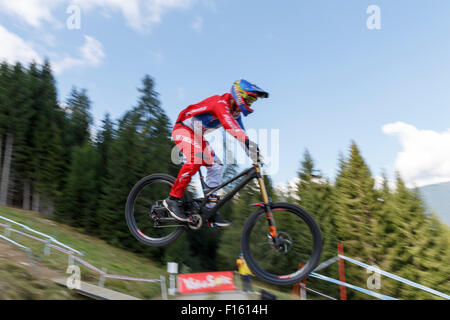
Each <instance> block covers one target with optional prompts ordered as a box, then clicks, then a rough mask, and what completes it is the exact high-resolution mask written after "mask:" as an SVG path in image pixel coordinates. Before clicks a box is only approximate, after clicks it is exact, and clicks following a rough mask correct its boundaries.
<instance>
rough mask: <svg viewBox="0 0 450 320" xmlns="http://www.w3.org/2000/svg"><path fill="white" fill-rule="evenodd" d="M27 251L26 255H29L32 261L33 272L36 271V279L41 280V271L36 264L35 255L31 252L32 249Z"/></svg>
mask: <svg viewBox="0 0 450 320" xmlns="http://www.w3.org/2000/svg"><path fill="white" fill-rule="evenodd" d="M25 251H26V253H27V256H28V259H30V262H31V267H32V268H33V270H34V273H35V275H36V277H38V278H39V269H38V267H37V265H36V263H35V262H34V259H33V254H32V252H31V249H30V248H26V249H25Z"/></svg>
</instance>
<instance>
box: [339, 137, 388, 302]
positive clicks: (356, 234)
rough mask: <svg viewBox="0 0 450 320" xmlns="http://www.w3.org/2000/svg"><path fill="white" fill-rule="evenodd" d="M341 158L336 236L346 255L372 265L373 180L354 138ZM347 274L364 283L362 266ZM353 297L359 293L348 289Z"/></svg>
mask: <svg viewBox="0 0 450 320" xmlns="http://www.w3.org/2000/svg"><path fill="white" fill-rule="evenodd" d="M340 162H341V167H340V170H339V173H338V176H337V178H336V184H335V193H334V195H335V202H336V205H337V213H336V227H337V235H338V239H339V240H340V241H342V242H343V244H344V248H345V254H346V255H348V256H350V257H352V258H355V259H357V260H360V261H364V262H365V263H367V264H370V265H372V264H374V263H375V262H376V261H375V259H374V252H375V251H376V250H375V245H374V243H376V240H377V239H376V220H377V219H378V215H379V210H380V203H379V201H378V193H377V192H376V190H375V189H374V185H375V182H374V179H373V177H372V176H371V173H370V170H369V168H368V167H367V165H366V163H365V161H364V159H363V158H362V156H361V154H360V152H359V149H358V147H357V146H356V144H355V143H354V142H353V143H352V144H351V146H350V155H349V158H348V159H341V161H340ZM346 277H348V278H350V279H352V283H354V284H356V285H364V284H365V283H366V278H367V276H366V274H365V273H364V270H361V269H358V267H356V266H351V267H347V269H346ZM354 297H361V295H360V294H359V293H355V292H350V293H349V298H354Z"/></svg>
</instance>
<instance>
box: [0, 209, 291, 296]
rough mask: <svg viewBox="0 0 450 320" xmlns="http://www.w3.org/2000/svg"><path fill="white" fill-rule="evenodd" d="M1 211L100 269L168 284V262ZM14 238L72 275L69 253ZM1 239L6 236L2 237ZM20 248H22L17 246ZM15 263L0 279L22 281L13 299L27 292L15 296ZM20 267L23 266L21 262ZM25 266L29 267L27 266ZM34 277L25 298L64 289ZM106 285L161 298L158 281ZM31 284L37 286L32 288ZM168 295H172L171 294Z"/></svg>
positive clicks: (86, 274)
mask: <svg viewBox="0 0 450 320" xmlns="http://www.w3.org/2000/svg"><path fill="white" fill-rule="evenodd" d="M0 215H1V216H4V217H6V218H9V219H12V220H14V221H16V222H19V223H22V224H24V225H26V226H28V227H30V228H32V229H35V230H37V231H39V232H42V233H45V234H47V235H50V236H53V237H54V238H56V239H57V240H58V241H60V242H62V243H64V244H66V245H68V246H70V247H72V248H73V249H76V250H78V251H81V252H83V253H84V256H83V259H84V260H85V261H87V262H88V263H90V264H91V265H93V266H95V267H97V268H99V269H103V268H106V269H107V273H108V274H114V275H122V276H130V277H138V278H151V279H159V278H160V275H163V276H165V277H166V280H167V284H168V274H167V272H166V269H165V266H161V265H160V264H159V263H157V262H152V261H150V260H149V259H147V258H144V257H141V256H139V255H137V254H135V253H131V252H128V251H126V250H123V249H118V248H115V247H113V246H111V245H109V244H107V243H106V242H105V241H103V240H101V239H98V238H95V237H92V236H88V235H86V234H83V233H82V230H79V229H76V228H73V227H70V226H67V225H64V224H60V223H57V222H55V221H53V220H49V219H46V218H45V217H44V216H43V215H41V214H39V213H36V212H30V211H23V210H19V209H13V208H7V207H0ZM0 223H2V224H6V222H5V221H4V220H2V219H0ZM12 228H14V229H17V230H19V231H24V230H23V229H22V228H21V227H19V226H14V225H12ZM0 232H1V233H3V232H4V229H3V228H0ZM25 232H26V233H28V234H32V233H31V232H29V231H25ZM33 235H34V234H33ZM11 238H12V239H13V240H15V241H17V242H18V243H20V244H22V245H25V246H27V247H30V248H31V249H32V253H33V256H34V258H35V259H36V260H37V261H39V262H40V263H43V264H45V266H47V267H48V268H50V269H52V270H57V271H58V272H59V273H60V275H61V277H67V276H69V275H68V274H66V273H65V272H66V269H67V266H68V257H67V255H66V254H63V253H60V252H58V251H56V250H54V249H52V250H51V254H50V256H49V257H44V255H43V249H44V244H43V243H40V242H37V241H34V240H31V239H28V238H27V237H24V236H22V235H19V234H17V233H12V235H11ZM0 241H3V240H1V239H0ZM17 250H20V249H19V248H18V249H17ZM16 267H18V266H16ZM16 267H13V266H12V265H9V266H7V268H6V270H5V267H4V265H3V268H1V269H0V271H1V272H3V273H0V279H8V280H10V282H11V283H13V282H17V281H18V282H19V284H15V285H11V286H10V289H9V290H8V291H9V292H11V294H10V298H12V299H14V298H15V297H19V296H24V295H20V294H19V295H17V296H16V295H15V294H14V291H15V290H17V291H18V292H24V290H25V289H26V288H27V286H26V284H23V283H21V282H20V279H19V280H17V278H14V279H13V277H12V276H9V275H8V271H7V270H8V268H11V269H12V270H13V269H14V268H16ZM20 268H22V266H20ZM80 268H81V280H82V281H85V282H89V283H93V284H97V283H98V281H99V274H98V273H96V272H94V271H92V270H90V269H88V268H86V267H85V266H83V265H80ZM22 269H24V270H26V268H22ZM28 269H30V268H28ZM14 270H15V269H14ZM28 273H30V270H28ZM14 274H15V273H14ZM30 276H32V274H30ZM33 279H34V278H33ZM33 281H35V282H32V285H30V290H31V292H33V293H30V295H25V296H24V297H26V299H28V298H30V299H45V296H46V295H48V297H49V298H50V297H52V298H55V297H56V295H57V294H56V293H55V292H60V291H61V288H57V286H56V285H53V284H49V283H46V284H45V285H44V287H45V288H44V289H43V290H42V293H39V292H38V291H39V287H42V286H43V285H42V283H41V282H42V280H39V279H34V280H33ZM34 284H35V285H36V288H34ZM236 284H237V286H238V287H240V280H239V278H238V277H236ZM253 285H254V290H255V291H257V292H259V291H260V289H264V290H266V291H268V292H270V293H273V294H275V295H276V296H277V299H280V300H289V299H291V295H290V292H282V291H279V290H278V289H277V288H276V287H271V286H269V285H266V284H264V283H261V282H259V281H254V282H253ZM105 287H106V288H108V289H111V290H116V291H119V292H122V293H125V294H129V295H132V296H135V297H138V298H141V299H161V287H160V284H159V283H146V282H135V281H122V280H116V279H106V280H105ZM32 288H34V289H33V290H32ZM0 289H1V287H0ZM0 291H1V290H0ZM60 294H61V293H60ZM60 298H61V299H70V298H74V296H73V295H71V293H64V294H61V297H60ZM169 298H171V297H170V296H169ZM0 299H1V296H0ZM19 299H20V298H19ZM56 299H57V298H56Z"/></svg>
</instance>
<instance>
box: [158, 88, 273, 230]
mask: <svg viewBox="0 0 450 320" xmlns="http://www.w3.org/2000/svg"><path fill="white" fill-rule="evenodd" d="M268 97H269V93H268V92H266V91H264V90H262V89H261V88H259V87H258V86H256V85H254V84H252V83H250V82H248V81H246V80H239V81H236V82H234V84H233V86H232V88H231V92H230V93H225V94H223V95H215V96H212V97H210V98H207V99H205V100H203V101H202V102H199V103H197V104H193V105H190V106H188V107H187V108H186V109H184V110H183V111H181V112H180V114H179V116H178V119H177V122H176V124H175V126H174V128H173V131H172V139H173V141H174V142H175V144H176V145H177V147H178V148H179V149H180V150H181V152H182V153H183V154H184V156H185V157H186V163H185V164H184V165H183V167H182V168H181V169H180V172H179V173H178V177H177V179H176V181H175V183H174V185H173V186H172V189H171V191H170V194H169V197H168V198H167V199H165V200H164V201H163V205H164V207H165V208H166V209H167V210H168V211H169V213H170V215H171V216H172V217H173V218H175V219H176V220H178V221H183V222H187V221H189V220H188V219H189V218H188V217H187V216H186V215H185V214H184V212H183V208H182V201H181V197H182V195H183V193H184V191H185V189H186V187H187V186H188V185H189V183H190V181H191V179H192V177H193V176H194V175H195V174H196V173H197V172H198V170H199V169H200V167H201V166H206V167H207V177H206V184H207V185H208V187H210V188H214V187H217V186H219V185H220V184H221V181H222V173H223V165H222V164H221V162H220V160H219V159H218V158H217V156H216V155H215V154H214V151H213V150H212V149H211V147H210V145H209V143H208V142H207V141H206V140H205V139H204V134H205V133H206V132H207V131H208V132H209V131H211V130H215V129H218V128H220V127H223V128H224V129H225V130H226V131H227V132H228V133H229V134H231V135H232V136H233V137H234V138H236V139H237V140H239V141H240V142H241V143H242V145H243V147H244V148H245V150H246V152H247V155H249V156H250V157H252V159H253V160H254V159H255V157H256V154H255V153H256V152H257V151H256V149H257V146H256V144H255V143H254V142H252V141H250V140H249V138H248V137H247V135H246V133H245V128H244V125H243V123H242V116H241V114H243V115H244V116H245V117H246V116H248V115H249V114H251V113H252V112H253V109H251V108H250V106H251V105H252V104H253V103H254V102H255V101H256V100H257V99H258V98H268ZM215 202H217V195H215V194H213V195H211V196H210V198H209V199H208V204H207V206H208V209H210V208H211V207H213V206H214V205H215ZM209 222H210V223H213V224H214V225H215V226H218V227H227V226H229V225H230V223H229V222H228V221H226V220H225V219H223V218H222V217H221V216H220V214H219V213H216V215H215V216H214V217H212V218H210V220H209Z"/></svg>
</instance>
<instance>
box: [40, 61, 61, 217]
mask: <svg viewBox="0 0 450 320" xmlns="http://www.w3.org/2000/svg"><path fill="white" fill-rule="evenodd" d="M34 76H37V79H35V81H38V85H37V86H35V87H34V88H33V89H34V92H33V93H32V94H33V96H34V99H33V108H34V110H35V114H36V118H34V119H32V123H33V125H34V132H33V141H32V145H33V162H32V169H33V172H32V180H33V209H34V210H39V211H41V212H44V213H52V211H53V206H54V201H55V200H56V198H57V197H58V196H59V194H60V190H61V189H62V187H63V183H64V177H65V175H66V174H67V159H66V156H65V155H66V151H65V147H64V141H63V139H62V137H63V130H64V127H63V124H64V111H63V110H62V109H61V108H60V107H59V105H58V102H57V94H56V86H55V80H54V78H53V74H52V71H51V67H50V64H49V63H48V62H46V63H45V64H44V65H43V66H42V69H41V70H39V72H38V74H37V75H36V74H35V75H34Z"/></svg>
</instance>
